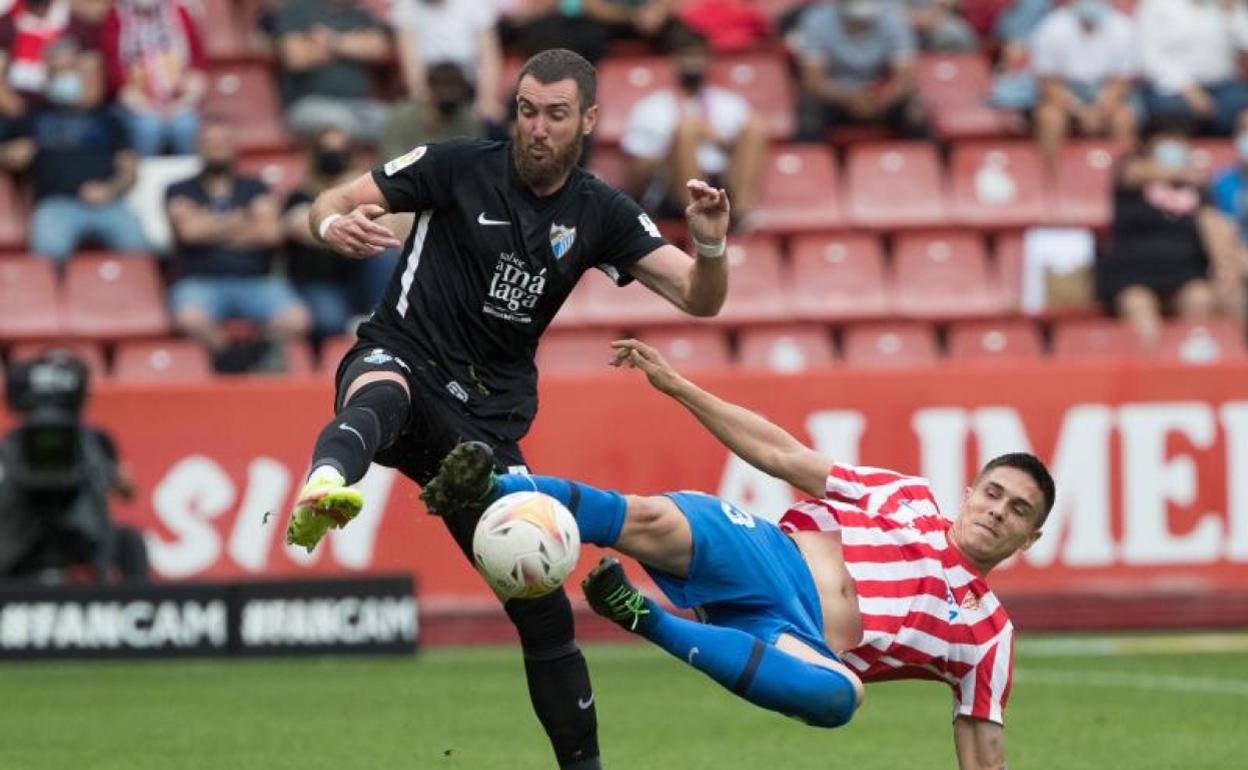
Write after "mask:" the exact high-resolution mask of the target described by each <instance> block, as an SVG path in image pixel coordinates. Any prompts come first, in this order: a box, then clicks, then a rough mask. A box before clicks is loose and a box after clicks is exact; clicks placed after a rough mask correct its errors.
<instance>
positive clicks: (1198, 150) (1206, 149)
mask: <svg viewBox="0 0 1248 770" xmlns="http://www.w3.org/2000/svg"><path fill="white" fill-rule="evenodd" d="M1191 147H1192V162H1193V163H1195V164H1196V166H1197V167H1199V168H1200V170H1202V171H1204V172H1205V173H1207V174H1209V176H1210V178H1212V177H1214V176H1216V175H1217V174H1218V172H1220V171H1225V170H1226V169H1228V168H1230V167H1231V166H1234V165H1235V164H1236V163H1237V162H1239V157H1238V156H1237V155H1236V154H1235V143H1234V142H1232V141H1231V140H1229V139H1193V140H1192V143H1191Z"/></svg>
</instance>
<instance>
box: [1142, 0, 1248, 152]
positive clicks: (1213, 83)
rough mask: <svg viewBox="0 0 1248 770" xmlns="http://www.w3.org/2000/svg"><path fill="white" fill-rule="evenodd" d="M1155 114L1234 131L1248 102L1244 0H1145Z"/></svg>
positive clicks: (1146, 61)
mask: <svg viewBox="0 0 1248 770" xmlns="http://www.w3.org/2000/svg"><path fill="white" fill-rule="evenodd" d="M1136 26H1137V30H1138V39H1139V49H1140V66H1141V70H1142V72H1143V75H1144V80H1145V82H1146V83H1147V88H1146V89H1145V98H1146V100H1147V107H1148V112H1149V117H1150V119H1151V118H1156V117H1159V116H1175V117H1178V118H1180V119H1184V120H1187V121H1190V122H1193V123H1195V124H1197V126H1198V127H1199V128H1200V129H1202V130H1204V131H1206V132H1212V133H1214V134H1218V135H1220V136H1229V135H1230V134H1231V133H1232V131H1234V128H1235V119H1236V117H1237V116H1238V115H1239V113H1240V112H1241V111H1243V110H1244V109H1245V108H1248V86H1245V84H1244V82H1243V81H1242V80H1241V79H1240V78H1239V76H1238V64H1239V62H1238V52H1239V51H1240V50H1244V49H1246V48H1248V10H1246V9H1245V6H1244V4H1243V3H1242V2H1240V0H1143V2H1142V3H1141V4H1140V6H1139V9H1138V10H1137V11H1136Z"/></svg>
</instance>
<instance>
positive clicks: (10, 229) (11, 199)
mask: <svg viewBox="0 0 1248 770" xmlns="http://www.w3.org/2000/svg"><path fill="white" fill-rule="evenodd" d="M0 212H3V213H4V215H3V216H0V248H3V249H20V248H23V247H25V245H26V225H27V223H28V222H29V221H30V206H29V205H28V204H27V201H26V199H25V196H24V195H22V193H21V192H20V191H19V190H18V189H17V187H16V186H15V185H14V184H13V177H12V176H11V175H10V174H7V173H0Z"/></svg>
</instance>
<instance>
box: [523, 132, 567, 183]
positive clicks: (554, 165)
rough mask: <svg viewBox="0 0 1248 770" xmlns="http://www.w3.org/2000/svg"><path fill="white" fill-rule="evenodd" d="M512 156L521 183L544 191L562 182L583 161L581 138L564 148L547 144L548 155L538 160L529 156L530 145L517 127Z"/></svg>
mask: <svg viewBox="0 0 1248 770" xmlns="http://www.w3.org/2000/svg"><path fill="white" fill-rule="evenodd" d="M511 146H512V155H513V156H514V157H515V161H516V173H517V174H519V175H520V181H522V182H524V183H525V184H526V185H528V186H529V187H531V188H533V189H534V190H542V189H545V188H547V187H550V186H551V185H553V184H555V183H556V182H559V181H561V180H562V179H563V178H564V177H565V176H567V174H568V172H570V171H571V170H572V168H573V167H574V166H576V164H577V162H579V161H580V159H581V137H579V136H578V137H577V138H576V140H575V141H572V142H568V145H567V146H566V147H563V148H561V149H560V148H556V147H555V146H554V145H552V144H549V143H547V144H546V145H545V147H546V148H547V150H548V154H547V156H546V157H545V158H544V159H541V160H538V159H537V158H534V157H533V156H532V155H530V154H529V144H528V143H527V142H525V140H524V138H523V137H522V136H521V134H520V129H519V128H518V127H517V126H512V129H511Z"/></svg>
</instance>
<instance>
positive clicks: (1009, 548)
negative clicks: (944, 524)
mask: <svg viewBox="0 0 1248 770" xmlns="http://www.w3.org/2000/svg"><path fill="white" fill-rule="evenodd" d="M1055 494H1056V488H1055V487H1054V484H1053V477H1052V476H1050V475H1049V469H1048V468H1046V467H1044V463H1043V462H1041V461H1040V459H1039V458H1037V457H1035V456H1034V455H1030V454H1027V453H1025V452H1015V453H1012V454H1006V455H1001V456H1000V457H996V458H994V459H992V460H991V461H989V462H988V464H986V465H985V466H984V467H983V469H982V470H980V472H979V475H977V476H976V477H975V481H974V482H973V483H972V484H971V486H969V487H967V489H966V493H965V494H964V495H963V497H962V510H961V513H960V515H959V516H958V520H957V521H956V522H954V525H953V527H954V530H953V531H954V539H955V540H956V541H957V545H958V548H959V550H961V551H962V552H963V553H964V554H966V556H967V557H969V558H970V559H971V560H972V561H973V562H975V563H976V564H978V565H980V566H981V567H983V568H985V569H991V568H992V567H994V566H996V565H997V564H998V563H1000V562H1001V561H1003V560H1004V559H1006V558H1008V557H1009V556H1011V555H1013V554H1014V553H1016V552H1017V551H1020V550H1026V549H1028V548H1030V547H1031V544H1032V543H1034V542H1036V540H1038V539H1040V528H1041V527H1042V526H1044V521H1045V519H1047V518H1048V516H1049V511H1051V510H1052V509H1053V498H1054V496H1055Z"/></svg>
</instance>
